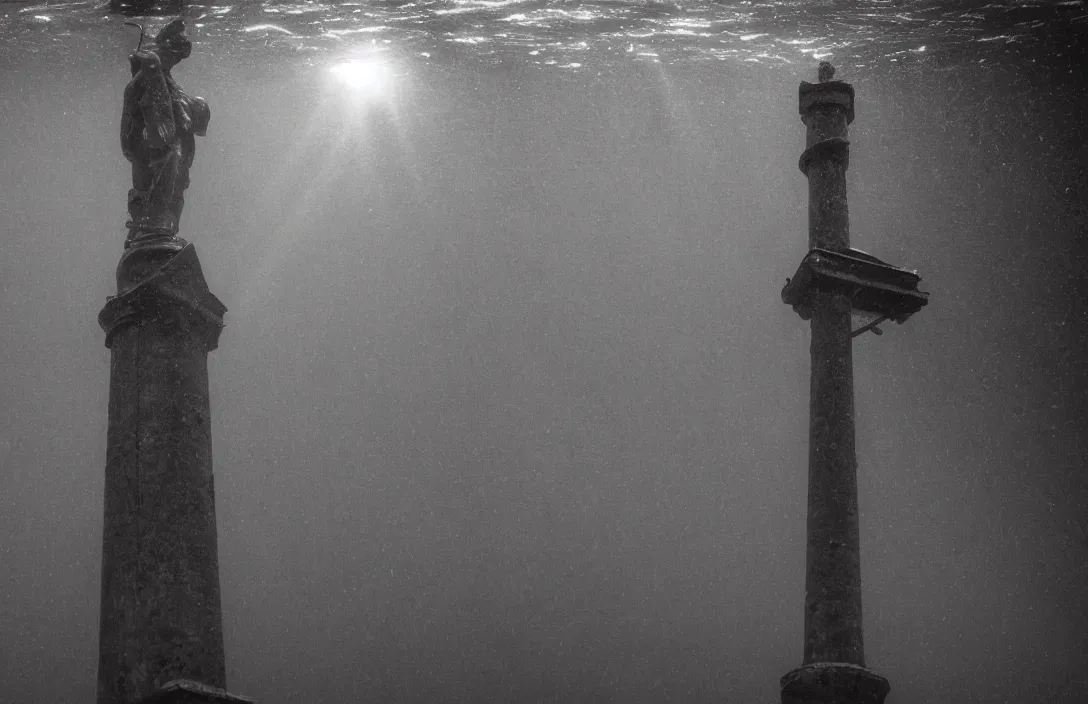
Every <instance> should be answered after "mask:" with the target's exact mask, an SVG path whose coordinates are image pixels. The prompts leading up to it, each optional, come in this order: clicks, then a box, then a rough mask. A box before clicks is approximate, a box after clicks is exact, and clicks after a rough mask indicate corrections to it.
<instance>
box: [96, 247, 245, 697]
mask: <svg viewBox="0 0 1088 704" xmlns="http://www.w3.org/2000/svg"><path fill="white" fill-rule="evenodd" d="M130 251H132V250H130ZM145 254H148V255H149V256H148V257H143V256H132V257H131V258H129V259H128V260H127V261H128V262H129V263H132V264H133V266H131V267H130V266H126V260H125V259H123V260H122V264H121V266H119V268H118V284H119V291H120V293H119V295H118V296H115V297H113V298H111V299H110V300H109V301H108V302H107V304H106V306H105V308H104V309H103V310H102V312H101V314H100V315H99V322H100V324H101V325H102V327H103V329H104V330H105V331H106V344H107V346H108V347H109V348H110V351H111V363H110V400H109V428H108V433H107V449H106V481H105V522H104V531H103V546H102V601H101V626H100V636H99V667H98V704H132V703H134V702H139V701H141V700H143V699H145V698H146V697H148V696H150V695H151V694H153V693H154V692H155V691H156V690H157V689H158V688H160V687H161V686H162V685H164V684H166V683H167V682H170V681H171V680H176V679H181V678H184V679H191V680H196V681H199V682H202V683H205V684H207V685H212V686H215V687H224V686H225V684H226V682H225V667H224V656H223V633H222V616H221V611H220V596H219V561H218V550H217V544H216V526H215V491H214V482H213V478H212V451H211V423H210V416H211V414H210V404H209V398H208V369H207V354H208V351H209V350H210V349H213V348H214V347H215V345H216V343H217V340H218V336H219V331H220V329H221V328H222V315H223V313H224V312H225V310H226V309H225V307H224V306H223V304H222V303H221V302H219V300H218V299H216V298H215V296H213V295H212V294H211V293H210V292H209V291H208V287H207V283H206V282H205V281H204V277H203V274H202V272H201V270H200V263H199V261H198V260H197V258H196V252H195V250H194V249H193V247H192V245H188V246H186V247H185V248H184V249H182V250H180V251H176V252H174V253H173V254H172V255H170V256H166V255H165V254H164V253H163V252H158V253H156V252H146V253H145ZM156 257H159V259H156ZM148 261H161V262H162V264H161V266H159V267H158V268H155V267H152V266H147V262H148ZM136 264H139V265H138V266H137V265H136ZM140 277H144V278H143V280H142V281H137V280H136V279H137V278H140Z"/></svg>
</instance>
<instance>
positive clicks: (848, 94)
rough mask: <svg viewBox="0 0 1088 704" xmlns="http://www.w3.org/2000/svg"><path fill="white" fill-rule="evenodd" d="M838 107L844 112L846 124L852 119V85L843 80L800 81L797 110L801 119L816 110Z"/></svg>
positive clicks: (804, 118)
mask: <svg viewBox="0 0 1088 704" xmlns="http://www.w3.org/2000/svg"><path fill="white" fill-rule="evenodd" d="M826 109H839V110H842V111H843V112H844V113H845V114H846V124H848V125H849V124H850V123H852V122H853V121H854V86H852V85H850V84H849V83H847V82H845V81H821V82H819V83H809V82H808V81H801V86H800V88H799V90H798V112H799V113H801V119H802V120H807V119H808V116H809V115H810V114H811V113H812V112H814V111H816V110H826Z"/></svg>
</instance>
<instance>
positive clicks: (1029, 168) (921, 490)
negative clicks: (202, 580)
mask: <svg viewBox="0 0 1088 704" xmlns="http://www.w3.org/2000/svg"><path fill="white" fill-rule="evenodd" d="M1086 15H1088V9H1086V8H1085V7H1084V6H1083V3H1080V2H1072V3H991V4H988V5H987V4H984V3H969V2H961V3H928V4H927V3H921V2H902V3H893V2H871V3H804V4H800V3H792V4H791V3H755V2H752V3H732V4H730V3H721V4H717V3H692V4H687V3H683V4H679V5H673V4H665V3H620V2H612V3H605V2H600V3H588V2H587V3H572V2H520V3H519V2H495V3H490V2H477V3H457V2H428V3H406V4H401V3H375V4H363V3H360V4H348V3H345V4H336V5H318V4H275V3H263V4H262V3H254V4H243V5H237V6H232V5H224V6H215V7H213V6H196V5H194V6H190V8H189V9H188V10H187V11H186V13H185V15H184V16H185V18H186V22H187V24H188V26H189V32H190V36H191V37H192V39H193V41H194V51H193V55H192V57H191V58H189V59H188V60H186V61H185V62H184V63H182V64H181V65H180V66H179V68H178V69H176V71H175V76H176V78H177V79H178V81H179V83H181V85H182V86H183V87H184V88H185V89H186V90H187V91H189V92H190V93H193V94H196V95H201V96H204V97H205V98H207V99H208V101H209V103H210V104H211V109H212V119H211V125H210V129H209V133H208V136H207V137H206V138H203V139H201V140H200V141H199V142H198V145H197V156H196V162H195V164H194V166H193V170H192V174H191V176H192V186H191V187H190V189H189V190H188V191H187V193H186V210H185V212H184V214H183V216H182V224H181V227H182V230H181V234H182V236H184V237H185V238H187V239H189V240H190V241H192V242H194V243H195V244H196V247H197V250H198V252H199V253H200V257H201V260H202V261H203V262H204V268H205V272H206V274H207V276H208V279H209V282H210V284H211V287H212V290H213V292H214V293H215V294H216V295H217V296H219V298H221V299H222V300H223V301H224V303H226V305H227V306H228V308H229V309H230V310H229V312H228V314H227V328H226V330H225V331H224V334H223V336H222V338H221V340H220V349H218V350H217V351H215V352H214V353H212V356H211V363H210V366H211V383H212V412H213V427H214V443H213V444H214V450H215V471H216V477H217V487H216V488H217V503H218V512H219V513H218V518H219V541H220V567H221V578H222V583H223V607H224V622H225V629H226V638H227V643H226V645H227V661H228V680H229V685H230V689H231V690H232V691H236V692H239V693H242V694H248V695H250V696H254V697H256V698H258V700H259V701H261V702H262V703H263V704H281V703H283V704H286V703H288V702H312V703H313V704H319V703H333V702H335V703H345V704H347V703H354V702H617V703H631V704H637V703H642V702H647V703H649V702H655V703H656V702H664V701H672V702H685V703H686V702H692V703H696V702H763V703H765V704H766V703H769V702H773V701H776V700H777V696H778V678H779V677H780V676H781V675H782V674H784V673H785V672H787V671H788V670H790V669H792V668H793V667H795V666H797V665H798V664H799V663H800V659H801V635H802V633H801V628H802V604H803V598H804V527H805V517H804V516H805V514H804V511H805V481H806V479H805V472H806V458H807V445H806V443H807V413H808V403H807V401H808V399H807V393H808V333H807V328H806V326H805V324H803V323H802V322H801V321H800V320H799V319H798V318H797V317H796V315H795V314H794V313H793V312H792V311H791V310H790V309H789V308H787V307H786V306H783V305H782V304H781V302H780V300H779V290H780V288H781V285H782V283H783V282H784V279H785V277H786V276H790V275H792V273H793V271H794V269H795V268H796V265H797V263H798V262H799V261H800V259H801V257H802V256H803V254H804V250H805V244H806V239H807V238H806V217H807V211H806V207H807V185H806V183H805V179H804V176H803V175H802V174H801V173H800V171H798V169H797V159H798V157H799V156H800V153H801V151H802V149H803V145H804V128H803V126H802V125H801V123H800V120H799V117H798V114H797V84H798V82H799V81H800V80H810V81H811V80H814V78H815V68H816V63H817V62H818V61H819V60H821V59H828V60H831V61H833V62H834V63H835V64H836V65H837V66H838V68H839V74H838V77H841V78H842V79H843V80H847V81H850V82H852V83H853V84H854V86H855V88H856V90H857V119H856V121H855V122H854V124H853V125H852V126H851V142H852V147H851V149H852V152H851V165H850V171H849V174H848V178H849V188H850V199H851V200H850V208H851V223H852V233H853V242H854V244H855V245H856V246H857V247H860V248H862V249H865V250H867V251H870V252H872V253H873V254H875V255H877V256H879V257H881V258H882V259H885V260H887V261H890V262H892V263H894V264H899V265H902V266H906V267H909V268H913V269H917V270H918V271H919V272H920V274H921V275H922V277H923V285H922V288H923V289H925V290H928V291H930V292H931V293H932V302H931V304H930V305H929V306H928V307H927V308H926V309H925V310H923V311H922V313H920V314H919V315H918V316H916V317H915V318H914V319H912V320H910V321H909V322H908V323H907V324H905V325H902V326H898V325H886V326H884V332H885V334H884V335H883V336H881V337H876V336H874V335H864V336H862V337H859V338H857V340H856V341H855V365H856V378H857V381H856V388H857V408H858V456H859V484H860V503H861V511H862V515H861V523H862V561H863V578H864V603H865V619H866V621H865V630H866V645H867V655H868V662H869V665H870V666H871V667H872V668H873V669H874V670H876V671H877V672H879V673H881V674H883V675H884V676H886V677H888V678H889V680H890V681H891V683H892V688H893V689H892V694H891V695H890V697H889V700H888V701H889V704H908V703H910V704H942V703H944V702H950V701H983V702H1009V703H1010V704H1021V703H1022V704H1034V703H1035V702H1038V701H1044V700H1045V701H1048V702H1052V703H1055V704H1065V703H1068V704H1074V703H1077V702H1082V701H1084V700H1085V699H1086V698H1088V683H1086V682H1085V678H1084V675H1083V673H1084V672H1088V655H1086V653H1088V636H1086V634H1088V617H1086V616H1085V612H1084V609H1083V595H1084V593H1085V589H1086V588H1088V533H1086V529H1085V524H1084V520H1083V516H1084V515H1085V511H1086V510H1088V480H1086V479H1085V477H1086V476H1088V475H1086V474H1085V472H1084V465H1085V460H1086V457H1088V443H1086V441H1085V437H1088V435H1086V434H1085V430H1086V428H1085V424H1084V420H1083V419H1084V417H1085V411H1086V410H1088V409H1086V407H1085V402H1084V400H1083V389H1084V388H1085V384H1086V382H1088V374H1086V367H1085V362H1084V361H1083V350H1084V349H1085V343H1086V337H1088V323H1086V320H1085V314H1084V312H1083V311H1084V304H1083V300H1084V297H1085V294H1086V293H1088V285H1086V281H1085V276H1084V273H1083V272H1084V270H1085V254H1086V250H1085V245H1084V240H1083V236H1084V232H1085V230H1086V216H1085V212H1084V210H1083V208H1084V205H1083V204H1084V202H1085V197H1086V193H1088V176H1086V172H1085V167H1084V164H1086V163H1088V151H1086V147H1085V144H1086V143H1088V140H1086V139H1085V137H1086V135H1085V128H1084V121H1083V117H1082V115H1083V112H1084V110H1085V108H1086V107H1088V106H1086V105H1085V98H1084V97H1083V90H1082V88H1083V77H1084V75H1085V73H1084V71H1085V66H1086V64H1085V60H1084V54H1083V48H1084V46H1085V45H1084V40H1085V27H1086V26H1088V21H1086V20H1088V17H1086ZM123 19H124V18H123V17H120V16H111V15H109V14H108V13H107V8H106V7H105V6H104V5H102V4H93V3H74V4H63V5H37V6H30V5H27V4H25V3H3V4H0V165H2V167H3V168H2V170H0V173H2V174H3V175H2V176H0V234H2V236H3V238H4V239H3V249H2V254H3V256H2V257H0V287H2V288H0V291H2V296H3V299H2V301H3V305H2V306H0V316H2V317H0V331H2V334H0V360H2V361H3V364H4V367H3V369H4V371H5V372H6V373H5V374H2V375H0V380H2V386H0V398H2V399H4V402H3V403H2V404H0V458H2V459H3V472H2V474H0V481H2V482H3V488H2V490H0V497H2V498H0V502H2V504H0V554H2V556H3V558H2V559H3V565H4V569H3V571H2V575H3V576H2V578H0V579H2V580H3V581H2V583H0V593H2V594H3V595H4V598H3V599H2V600H0V633H3V634H4V636H3V638H0V702H8V701H10V702H19V703H22V702H45V701H58V702H78V701H90V700H91V699H92V697H93V696H94V682H95V666H96V663H97V652H96V634H97V629H98V622H97V619H98V589H99V581H98V580H99V570H100V559H101V553H100V549H101V521H102V476H103V465H104V450H105V427H106V392H107V381H108V352H107V350H106V349H105V348H104V347H103V340H102V334H101V331H100V330H99V329H98V328H97V325H96V316H97V313H98V310H99V309H100V307H101V305H102V304H103V303H104V301H105V297H106V295H108V294H110V293H112V292H113V291H112V288H111V286H112V274H113V268H114V266H115V264H116V261H117V258H118V257H119V255H120V253H121V246H122V242H123V239H124V235H125V230H124V221H125V219H126V213H125V207H126V200H125V199H126V193H127V190H128V188H129V187H130V182H129V178H130V176H129V169H128V164H127V163H126V162H125V161H124V159H123V158H122V156H121V152H120V146H119V143H118V134H117V133H118V127H119V118H120V107H121V94H122V91H123V88H124V85H125V83H126V81H127V80H128V64H127V60H126V57H127V55H128V54H129V52H131V51H132V49H133V48H134V46H135V43H136V35H137V32H136V31H135V30H133V29H132V28H125V27H122V25H121V23H122V21H123ZM141 21H142V20H141ZM161 21H162V20H156V19H154V18H148V19H147V22H148V23H149V25H150V26H152V29H153V28H154V27H157V26H158V25H157V24H156V22H159V23H161ZM923 47H924V48H923Z"/></svg>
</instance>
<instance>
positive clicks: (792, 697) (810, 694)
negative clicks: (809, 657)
mask: <svg viewBox="0 0 1088 704" xmlns="http://www.w3.org/2000/svg"><path fill="white" fill-rule="evenodd" d="M889 691H891V685H890V684H888V680H886V679H884V678H883V677H881V676H880V675H878V674H876V673H875V672H872V671H871V670H867V669H866V668H864V667H860V666H858V665H851V664H850V663H845V662H817V663H812V664H811V665H802V666H801V667H799V668H797V669H796V670H793V671H792V672H788V673H786V675H785V676H783V677H782V704H884V697H886V696H888V692H889Z"/></svg>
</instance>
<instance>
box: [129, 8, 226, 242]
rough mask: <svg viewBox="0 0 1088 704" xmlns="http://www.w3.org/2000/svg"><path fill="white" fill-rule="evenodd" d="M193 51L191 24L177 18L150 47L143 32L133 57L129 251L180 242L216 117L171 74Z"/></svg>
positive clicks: (130, 87)
mask: <svg viewBox="0 0 1088 704" xmlns="http://www.w3.org/2000/svg"><path fill="white" fill-rule="evenodd" d="M137 26H139V25H137ZM192 49H193V45H192V43H191V42H190V41H189V38H188V37H187V36H185V23H184V22H182V21H181V19H176V20H174V21H173V22H170V23H169V24H168V25H166V26H165V27H163V29H162V31H160V32H159V33H158V34H157V35H156V36H155V39H154V41H153V42H152V43H151V44H150V45H147V46H144V45H143V36H142V28H141V41H140V46H138V47H137V49H136V51H135V52H133V53H132V54H131V55H130V56H129V64H130V65H131V69H132V80H131V81H129V83H128V85H127V86H126V87H125V104H124V108H123V110H122V112H121V151H122V152H123V153H124V155H125V158H126V159H128V160H129V161H130V162H131V163H132V190H130V191H129V192H128V212H129V215H130V216H131V220H129V221H128V223H127V226H128V238H127V239H126V240H125V248H126V249H127V248H128V247H131V246H133V245H139V244H143V243H147V242H150V241H162V240H164V239H165V240H176V239H177V232H178V220H179V219H180V218H181V208H182V206H183V205H184V203H185V198H184V195H185V189H186V188H188V186H189V167H190V166H192V164H193V156H194V153H195V151H196V135H200V136H204V135H205V134H207V131H208V121H209V119H210V118H211V111H210V110H209V108H208V103H207V101H205V100H204V99H203V98H198V97H192V96H190V95H188V94H187V93H186V92H185V91H183V90H182V89H181V87H180V86H179V85H178V84H177V83H176V82H175V81H174V78H173V76H171V75H170V69H172V68H173V67H174V66H175V65H177V63H178V62H179V61H181V60H182V59H184V58H186V57H188V56H189V54H190V53H191V52H192Z"/></svg>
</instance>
